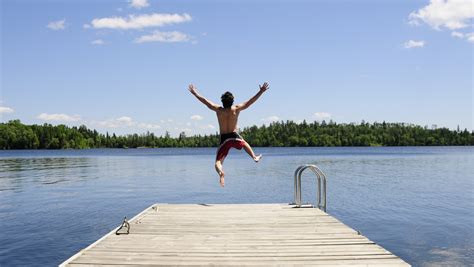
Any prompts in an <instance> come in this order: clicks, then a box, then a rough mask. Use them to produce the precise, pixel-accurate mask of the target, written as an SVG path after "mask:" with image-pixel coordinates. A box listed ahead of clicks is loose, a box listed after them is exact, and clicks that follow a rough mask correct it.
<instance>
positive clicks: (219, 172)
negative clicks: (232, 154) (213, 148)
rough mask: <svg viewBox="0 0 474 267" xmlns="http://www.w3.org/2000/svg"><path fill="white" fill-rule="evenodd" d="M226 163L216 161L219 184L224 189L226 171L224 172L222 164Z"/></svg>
mask: <svg viewBox="0 0 474 267" xmlns="http://www.w3.org/2000/svg"><path fill="white" fill-rule="evenodd" d="M223 162H224V161H223V160H222V161H221V160H216V164H215V167H216V172H217V174H219V177H220V179H219V183H220V184H221V186H222V187H224V175H225V174H224V170H222V163H223Z"/></svg>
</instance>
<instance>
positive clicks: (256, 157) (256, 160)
mask: <svg viewBox="0 0 474 267" xmlns="http://www.w3.org/2000/svg"><path fill="white" fill-rule="evenodd" d="M261 158H262V154H260V155H258V156H255V158H253V160H255V162H258V161H259V160H260V159H261Z"/></svg>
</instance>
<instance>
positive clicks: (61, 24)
mask: <svg viewBox="0 0 474 267" xmlns="http://www.w3.org/2000/svg"><path fill="white" fill-rule="evenodd" d="M46 27H48V28H50V29H51V30H53V31H59V30H64V29H66V19H62V20H58V21H51V22H50V23H48V25H46Z"/></svg>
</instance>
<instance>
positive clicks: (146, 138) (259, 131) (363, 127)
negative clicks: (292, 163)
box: [0, 120, 474, 150]
mask: <svg viewBox="0 0 474 267" xmlns="http://www.w3.org/2000/svg"><path fill="white" fill-rule="evenodd" d="M241 135H242V136H243V137H244V138H245V140H247V142H249V143H250V144H251V145H252V146H256V147H305V146H320V147H329V146H469V145H471V146H472V145H474V132H469V131H468V130H467V129H464V130H460V129H459V127H458V129H457V130H450V129H448V128H437V127H431V128H428V127H427V126H424V127H422V126H419V125H414V124H407V123H386V122H382V123H377V122H374V123H367V122H364V121H362V122H361V123H360V124H355V123H350V124H346V123H339V124H338V123H336V122H333V121H329V122H326V121H322V122H317V121H315V122H311V123H308V122H306V121H303V122H302V123H295V122H293V121H286V122H284V121H280V122H273V123H271V124H270V125H268V126H267V125H262V126H252V127H246V128H244V129H243V130H242V131H241ZM218 145H219V138H218V133H216V134H210V135H194V136H186V134H185V133H184V132H182V133H180V134H179V136H178V137H171V136H170V134H169V132H166V133H165V134H164V135H162V136H156V135H155V134H154V133H151V132H146V133H143V134H128V135H116V134H115V133H112V134H110V133H108V132H106V133H105V134H103V133H99V132H98V131H97V130H93V129H89V128H87V127H86V126H85V125H82V126H79V127H75V126H74V127H70V126H66V125H62V124H61V125H51V124H46V123H45V124H43V125H36V124H33V125H26V124H23V123H21V121H20V120H11V121H9V122H7V123H0V149H3V150H5V149H85V148H139V147H150V148H159V147H216V146H218Z"/></svg>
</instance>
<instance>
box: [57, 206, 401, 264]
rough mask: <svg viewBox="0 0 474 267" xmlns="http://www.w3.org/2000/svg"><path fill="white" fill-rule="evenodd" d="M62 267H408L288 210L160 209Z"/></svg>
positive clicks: (322, 221) (326, 218) (330, 221)
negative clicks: (256, 266) (165, 266)
mask: <svg viewBox="0 0 474 267" xmlns="http://www.w3.org/2000/svg"><path fill="white" fill-rule="evenodd" d="M130 226H131V227H130V228H131V230H130V234H128V235H115V234H114V232H115V229H114V230H113V231H112V232H110V233H109V234H107V235H106V236H104V237H103V238H101V239H99V240H98V241H96V242H95V243H93V244H92V245H90V246H89V247H87V248H86V249H83V250H81V251H80V252H79V253H77V254H76V255H74V256H72V257H71V258H70V259H68V260H67V261H65V262H64V263H63V264H61V266H112V265H113V266H117V265H121V266H143V265H152V266H153V265H155V266H157V265H260V266H264V265H317V266H322V265H351V266H380V265H387V266H409V265H408V264H407V263H406V262H404V261H403V260H401V259H400V258H398V257H397V256H395V255H393V254H392V253H390V252H389V251H387V250H385V249H384V248H382V247H380V246H379V245H377V244H375V243H374V242H372V241H370V240H369V239H367V238H366V237H364V236H362V235H359V234H358V232H357V231H355V230H353V229H351V228H350V227H348V226H346V225H344V224H343V223H341V222H340V221H338V220H337V219H335V218H334V217H332V216H330V215H328V214H327V213H325V212H323V211H321V210H319V209H312V208H294V207H293V206H291V205H288V204H212V205H211V204H209V205H207V204H201V205H200V204H178V205H168V204H156V205H153V206H151V207H150V208H148V209H146V210H145V211H143V212H142V213H140V214H139V215H137V216H135V217H134V218H133V219H132V220H130Z"/></svg>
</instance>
